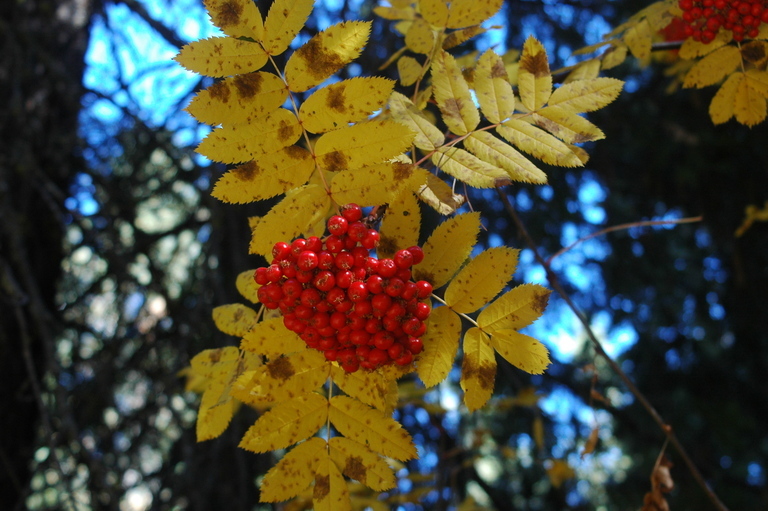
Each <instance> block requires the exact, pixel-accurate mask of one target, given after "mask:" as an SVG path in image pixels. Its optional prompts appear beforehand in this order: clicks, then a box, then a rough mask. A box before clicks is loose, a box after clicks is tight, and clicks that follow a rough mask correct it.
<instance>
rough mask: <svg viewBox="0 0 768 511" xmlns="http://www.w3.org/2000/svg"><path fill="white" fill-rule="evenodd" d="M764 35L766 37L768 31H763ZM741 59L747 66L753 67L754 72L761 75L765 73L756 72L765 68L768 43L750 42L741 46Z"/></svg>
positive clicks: (767, 60)
mask: <svg viewBox="0 0 768 511" xmlns="http://www.w3.org/2000/svg"><path fill="white" fill-rule="evenodd" d="M765 35H766V36H768V30H765ZM740 53H741V58H743V59H744V62H745V63H746V64H748V65H751V66H754V67H755V68H756V69H752V70H751V71H756V72H758V73H762V72H765V71H758V70H759V69H762V68H764V67H765V64H766V62H768V43H766V42H765V41H750V42H748V43H744V44H742V45H741V49H740Z"/></svg>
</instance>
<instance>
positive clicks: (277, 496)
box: [259, 437, 328, 502]
mask: <svg viewBox="0 0 768 511" xmlns="http://www.w3.org/2000/svg"><path fill="white" fill-rule="evenodd" d="M327 446H328V444H327V443H326V442H325V440H323V439H322V438H318V437H312V438H310V439H309V440H307V441H306V442H302V443H300V444H299V445H297V446H296V447H294V448H293V449H291V451H290V452H289V453H288V454H286V455H285V456H283V459H281V460H280V461H279V462H278V463H277V464H276V465H275V466H274V467H272V468H271V469H269V472H267V473H266V475H265V476H264V480H263V481H262V483H261V488H260V495H259V500H260V501H261V502H282V501H284V500H288V499H291V498H293V497H295V496H297V495H298V494H300V493H301V492H302V491H304V490H306V489H307V488H309V485H310V484H312V481H313V480H314V478H315V471H316V470H317V467H318V465H319V464H320V459H321V458H326V457H327V456H328V455H327V452H326V449H327Z"/></svg>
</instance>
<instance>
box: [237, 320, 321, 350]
mask: <svg viewBox="0 0 768 511" xmlns="http://www.w3.org/2000/svg"><path fill="white" fill-rule="evenodd" d="M306 347H307V345H306V343H305V342H304V341H302V340H301V339H300V338H299V336H298V335H297V334H296V332H292V331H291V330H288V329H287V328H285V325H284V324H283V318H282V317H276V318H269V319H265V320H263V321H260V322H259V323H256V325H255V326H254V327H253V328H251V330H250V331H249V332H247V333H246V334H245V335H244V336H243V340H242V342H241V343H240V349H242V350H245V351H250V352H252V353H258V354H260V355H266V356H267V357H269V358H275V357H278V356H280V355H282V354H286V353H293V352H295V351H302V350H304V349H306Z"/></svg>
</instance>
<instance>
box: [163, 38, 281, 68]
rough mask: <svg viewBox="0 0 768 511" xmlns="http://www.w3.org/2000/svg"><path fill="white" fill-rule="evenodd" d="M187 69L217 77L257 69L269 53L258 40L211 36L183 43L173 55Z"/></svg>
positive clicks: (265, 60) (264, 61)
mask: <svg viewBox="0 0 768 511" xmlns="http://www.w3.org/2000/svg"><path fill="white" fill-rule="evenodd" d="M173 60H175V61H176V62H178V63H179V64H181V65H182V66H184V67H185V68H186V69H189V70H190V71H194V72H195V73H200V74H201V75H204V76H213V77H215V78H218V77H222V76H230V75H237V74H242V73H250V72H252V71H258V70H259V69H261V68H262V66H263V65H264V64H266V63H267V54H266V52H265V51H264V49H263V48H262V47H261V46H260V45H259V44H257V43H253V42H250V41H243V40H240V39H233V38H231V37H211V38H208V39H202V40H200V41H195V42H193V43H190V44H188V45H186V46H184V47H183V48H182V49H181V51H180V52H179V54H178V55H176V57H175V58H174V59H173Z"/></svg>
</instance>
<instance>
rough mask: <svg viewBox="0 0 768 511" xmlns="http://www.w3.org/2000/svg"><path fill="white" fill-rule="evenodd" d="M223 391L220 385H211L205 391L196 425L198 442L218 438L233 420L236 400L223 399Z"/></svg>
mask: <svg viewBox="0 0 768 511" xmlns="http://www.w3.org/2000/svg"><path fill="white" fill-rule="evenodd" d="M209 385H210V384H209ZM222 392H223V389H222V388H220V386H218V385H211V386H209V387H208V388H207V389H206V390H205V392H203V397H202V398H201V399H200V408H199V409H198V410H197V422H196V425H195V433H196V435H197V441H198V442H204V441H206V440H212V439H214V438H218V437H219V436H220V435H221V434H222V433H224V431H226V429H227V426H229V423H230V422H232V416H233V415H234V414H235V406H236V402H235V401H234V400H232V399H224V400H222V399H221V396H222Z"/></svg>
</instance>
